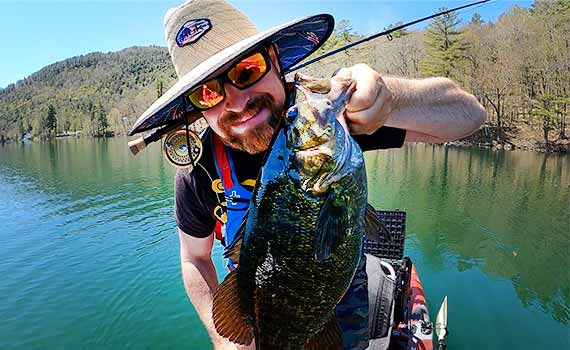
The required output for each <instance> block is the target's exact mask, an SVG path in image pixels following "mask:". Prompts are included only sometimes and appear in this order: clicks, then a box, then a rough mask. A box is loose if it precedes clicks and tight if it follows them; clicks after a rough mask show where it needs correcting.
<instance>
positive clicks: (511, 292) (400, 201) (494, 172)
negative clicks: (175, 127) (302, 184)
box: [0, 139, 570, 349]
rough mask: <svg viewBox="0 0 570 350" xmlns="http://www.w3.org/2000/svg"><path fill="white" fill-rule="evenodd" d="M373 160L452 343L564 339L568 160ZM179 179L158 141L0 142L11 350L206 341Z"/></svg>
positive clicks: (458, 156)
mask: <svg viewBox="0 0 570 350" xmlns="http://www.w3.org/2000/svg"><path fill="white" fill-rule="evenodd" d="M366 159H367V169H368V175H369V183H370V186H369V189H370V201H371V203H372V204H373V205H374V206H376V207H378V208H386V209H394V208H399V209H402V210H406V211H407V212H408V240H407V254H409V255H411V256H412V257H413V258H414V260H415V261H416V262H417V263H418V265H419V269H420V274H421V276H422V280H423V282H424V286H426V293H427V294H428V300H431V301H433V303H438V302H439V301H440V300H441V299H440V297H443V295H444V294H449V295H450V307H451V309H450V310H452V312H450V322H452V324H453V328H452V334H453V336H452V337H451V338H450V344H449V346H450V348H452V347H453V348H456V349H461V348H464V349H466V348H481V349H505V348H514V347H515V346H514V345H513V344H510V343H508V339H510V340H512V339H515V340H512V341H513V342H514V341H517V342H519V343H517V346H518V345H521V344H522V345H524V346H526V349H536V348H553V345H552V344H553V343H555V344H558V343H559V338H561V337H563V336H566V335H567V333H568V332H567V329H568V327H567V325H568V324H569V323H570V321H569V318H570V316H569V305H570V291H569V284H570V281H569V279H570V276H569V275H568V271H569V269H570V263H569V260H568V259H569V256H570V252H569V246H568V244H569V243H568V242H569V241H570V237H569V232H568V227H569V226H570V222H569V221H570V219H569V216H568V215H569V214H568V213H569V211H570V207H569V205H570V204H569V201H570V189H569V184H570V157H568V156H562V157H560V156H546V155H541V154H535V153H518V152H511V153H508V152H492V151H489V150H480V149H467V148H465V149H461V148H445V147H432V146H421V145H417V146H407V147H404V148H402V149H399V150H393V151H382V152H370V153H367V154H366ZM173 175H174V170H173V169H172V168H171V167H170V166H169V165H167V163H166V162H165V161H164V160H163V157H162V155H161V154H160V147H158V145H152V146H151V147H150V148H149V149H148V150H146V151H145V152H144V154H142V155H141V156H137V157H133V156H132V155H131V154H130V153H129V151H128V150H127V148H126V140H125V139H112V140H105V139H99V140H91V139H69V140H59V141H58V142H52V143H41V144H39V143H28V144H17V145H16V144H6V145H4V146H3V147H1V148H0V196H1V197H0V218H2V220H3V222H2V226H0V255H1V256H2V259H1V260H0V275H2V276H8V277H7V278H5V279H1V280H0V290H1V291H2V297H3V301H4V303H0V314H1V315H3V317H4V320H5V321H6V322H5V323H4V324H3V327H0V339H2V341H3V342H4V343H3V345H4V344H5V345H6V346H5V347H6V348H10V349H29V348H46V347H47V348H63V347H69V348H82V349H83V348H84V349H88V348H101V347H106V348H111V349H113V348H121V347H125V344H129V347H132V348H137V349H145V348H148V349H151V348H157V347H168V348H181V349H182V348H186V347H187V345H188V344H193V346H195V348H197V349H198V348H200V349H201V348H208V347H210V343H209V340H208V339H209V338H208V336H207V333H206V331H205V330H204V329H203V327H202V326H201V323H200V321H199V319H198V316H197V315H196V314H195V313H194V312H193V309H192V307H191V306H190V305H189V303H188V301H187V297H186V295H185V293H184V288H183V286H182V282H181V280H180V271H179V262H178V259H179V258H178V251H177V249H178V242H177V236H176V226H175V223H174V218H173V185H172V179H173ZM214 254H215V255H217V256H218V257H219V256H220V255H221V253H220V246H219V245H217V244H216V245H215V247H214ZM215 262H216V264H217V267H218V268H219V269H220V271H223V270H224V268H223V261H222V260H221V259H215ZM493 298H494V299H495V300H491V299H493ZM458 304H465V306H464V307H462V305H458ZM430 306H432V312H433V308H434V307H435V306H433V305H430ZM437 306H438V305H437ZM498 309H501V310H500V312H499V311H498ZM521 310H522V311H521ZM453 318H455V320H453ZM467 320H468V322H469V325H470V327H475V329H478V332H473V330H472V328H469V327H462V326H461V324H464V323H465V322H467ZM539 322H540V324H541V325H543V326H544V327H545V328H546V329H547V331H548V334H549V337H548V338H544V337H542V342H541V343H540V344H538V342H537V341H536V339H537V338H539V337H540V334H543V333H544V332H543V331H542V329H541V328H537V323H539ZM496 324H501V325H502V326H501V327H500V328H497V327H496V326H495V325H496ZM485 327H486V328H485ZM188 330H191V331H188ZM474 333H478V334H480V337H479V338H478V339H474ZM525 337H526V338H525ZM506 339H507V340H506ZM454 341H455V342H457V343H458V344H460V345H459V346H454V344H453V342H454ZM466 343H467V344H469V345H470V346H465V345H464V344H466ZM566 344H567V343H566ZM566 344H564V345H566ZM558 345H559V344H558ZM524 346H523V347H520V348H525V347H524ZM566 348H567V346H566Z"/></svg>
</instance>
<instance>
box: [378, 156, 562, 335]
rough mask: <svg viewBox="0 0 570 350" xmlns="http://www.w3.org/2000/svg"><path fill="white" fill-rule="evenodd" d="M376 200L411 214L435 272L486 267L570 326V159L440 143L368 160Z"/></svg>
mask: <svg viewBox="0 0 570 350" xmlns="http://www.w3.org/2000/svg"><path fill="white" fill-rule="evenodd" d="M367 165H368V173H369V183H370V186H369V187H370V188H371V194H370V198H371V202H372V203H373V204H375V205H376V206H380V207H384V208H400V209H402V210H406V211H408V216H409V221H410V226H409V230H408V233H409V235H410V239H412V240H416V245H417V246H418V247H419V248H420V250H421V253H422V256H423V258H424V260H422V262H423V263H424V264H425V265H426V266H427V267H430V268H431V269H433V270H435V271H444V270H445V269H449V268H450V265H451V266H455V268H456V269H458V270H459V271H465V270H468V269H471V268H474V267H477V268H479V269H480V270H482V271H483V272H484V273H485V274H487V275H488V276H490V277H491V278H496V277H498V278H506V279H509V280H510V281H512V284H513V286H514V288H515V290H516V293H517V295H518V298H519V299H520V301H521V302H522V303H523V304H524V305H527V306H528V305H533V304H535V303H539V304H540V305H541V307H542V308H543V309H544V310H545V311H546V312H548V313H549V314H550V315H551V316H552V317H553V318H554V319H555V320H557V321H559V322H562V323H565V324H569V323H570V275H569V274H568V271H569V269H570V262H569V252H570V251H569V242H570V230H569V227H570V214H569V213H570V158H569V157H568V156H552V155H542V154H536V153H523V152H494V151H490V150H486V149H464V148H451V147H438V146H422V145H417V146H409V147H406V148H405V149H404V150H396V151H387V152H376V153H371V154H367Z"/></svg>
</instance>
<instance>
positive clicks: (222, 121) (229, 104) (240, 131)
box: [202, 48, 285, 154]
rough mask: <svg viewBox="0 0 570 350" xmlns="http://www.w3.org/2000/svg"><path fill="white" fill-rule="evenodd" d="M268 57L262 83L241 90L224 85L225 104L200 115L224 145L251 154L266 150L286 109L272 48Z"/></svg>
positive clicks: (282, 87) (277, 64)
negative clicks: (267, 67) (269, 67)
mask: <svg viewBox="0 0 570 350" xmlns="http://www.w3.org/2000/svg"><path fill="white" fill-rule="evenodd" d="M268 53H269V57H270V59H271V69H270V70H269V72H267V74H266V75H265V76H264V77H263V78H261V80H259V81H258V82H256V83H255V84H254V85H252V86H250V87H249V88H247V89H244V90H240V89H238V88H236V87H234V86H233V85H231V84H227V83H226V84H224V89H225V93H226V96H225V98H224V100H223V101H222V102H220V103H219V104H218V105H216V106H215V107H213V108H211V109H208V110H206V111H203V112H202V114H203V115H204V118H205V119H206V121H207V123H208V125H209V126H210V127H211V128H212V130H214V132H215V133H216V134H218V136H220V138H221V139H222V141H223V142H224V143H225V144H226V145H228V146H230V147H232V148H235V149H239V150H242V151H245V152H248V153H251V154H256V153H260V152H263V151H265V150H267V148H268V147H269V143H270V142H271V138H272V136H273V133H274V132H275V130H276V128H277V126H278V125H279V120H280V118H281V115H282V112H283V110H284V108H285V87H284V86H283V82H282V80H281V78H280V76H279V63H278V59H277V55H276V53H275V52H274V50H273V48H269V49H268Z"/></svg>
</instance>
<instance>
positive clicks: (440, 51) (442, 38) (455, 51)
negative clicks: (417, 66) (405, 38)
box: [421, 7, 466, 79]
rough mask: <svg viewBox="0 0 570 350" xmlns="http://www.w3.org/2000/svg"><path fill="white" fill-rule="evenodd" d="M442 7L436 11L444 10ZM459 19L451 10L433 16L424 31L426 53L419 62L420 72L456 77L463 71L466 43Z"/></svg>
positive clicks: (425, 74) (427, 75)
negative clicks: (444, 13)
mask: <svg viewBox="0 0 570 350" xmlns="http://www.w3.org/2000/svg"><path fill="white" fill-rule="evenodd" d="M446 10H447V8H446V7H442V8H440V9H439V10H438V12H441V11H446ZM460 23H461V20H460V19H459V17H458V15H457V13H455V12H452V13H449V14H446V15H443V16H440V17H437V18H434V19H433V20H432V22H431V23H430V25H429V26H428V29H427V31H426V41H425V43H426V46H427V47H428V50H427V54H426V56H425V57H424V59H423V60H422V62H421V70H422V74H423V75H424V76H426V77H429V76H443V77H448V78H452V79H457V78H458V77H460V76H461V74H462V72H463V69H462V67H463V65H464V60H465V53H464V51H465V48H466V44H465V41H464V38H463V35H462V32H461V30H460V29H458V26H459V24H460Z"/></svg>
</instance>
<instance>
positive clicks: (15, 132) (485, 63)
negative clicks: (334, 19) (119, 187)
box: [0, 0, 570, 151]
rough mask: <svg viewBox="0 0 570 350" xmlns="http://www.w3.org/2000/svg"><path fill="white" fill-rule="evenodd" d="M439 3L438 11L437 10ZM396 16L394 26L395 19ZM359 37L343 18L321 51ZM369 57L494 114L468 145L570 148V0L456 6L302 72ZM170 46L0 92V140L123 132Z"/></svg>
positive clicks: (389, 71)
mask: <svg viewBox="0 0 570 350" xmlns="http://www.w3.org/2000/svg"><path fill="white" fill-rule="evenodd" d="M440 10H442V9H440ZM398 24H400V23H395V24H394V26H395V25H398ZM359 38H361V36H360V35H359V34H358V33H355V32H354V31H353V30H352V28H351V23H350V22H349V21H347V20H340V21H339V22H338V24H337V27H336V29H335V32H334V33H333V35H332V36H331V38H330V39H329V41H328V42H327V43H326V44H325V45H324V46H323V48H321V49H320V50H319V52H318V53H317V54H320V53H323V52H326V51H329V50H331V49H333V48H337V47H341V46H343V45H345V44H347V43H349V42H353V41H355V40H357V39H359ZM358 62H364V63H367V64H369V65H371V66H372V67H373V68H375V69H376V70H377V71H379V72H380V73H381V74H384V75H393V76H404V77H410V78H423V77H430V76H445V77H449V78H451V79H453V80H455V81H457V82H458V83H459V84H460V85H461V87H462V88H464V89H465V90H467V91H469V92H471V93H473V94H474V95H475V96H476V97H477V98H478V99H479V101H480V102H481V103H482V104H483V105H484V106H485V108H486V109H487V111H488V114H489V120H488V121H487V123H486V125H485V126H484V127H483V128H482V129H481V130H480V131H479V132H478V133H476V134H475V135H473V136H472V137H470V138H468V139H467V140H464V141H466V142H467V143H469V144H492V143H493V144H495V145H496V146H497V145H498V146H502V147H508V148H519V149H541V150H557V151H567V150H568V148H569V145H570V139H569V136H570V135H569V134H570V130H569V128H570V126H568V124H569V123H568V116H569V114H570V0H536V1H535V3H534V4H533V5H532V6H531V8H530V9H525V8H522V7H517V6H513V7H511V9H510V10H509V11H507V12H506V13H504V14H502V15H501V16H500V17H499V19H498V20H497V22H496V23H486V22H484V21H483V20H482V18H481V16H480V15H479V14H477V13H474V14H473V15H472V18H471V20H470V21H469V22H468V23H462V22H461V21H460V19H459V17H458V15H457V14H455V13H452V14H449V15H446V16H442V17H439V18H436V19H434V20H432V22H431V23H430V24H429V26H428V27H427V28H425V29H424V30H421V31H408V30H400V31H398V32H395V33H393V34H392V35H391V37H390V38H379V39H376V40H372V41H369V42H367V43H365V44H362V45H358V46H356V47H354V48H352V49H350V50H347V51H343V52H340V53H338V54H336V55H334V56H331V57H329V58H327V59H324V60H322V61H320V62H318V63H316V64H313V65H312V66H309V67H307V68H305V69H304V72H306V73H309V74H316V75H321V76H330V74H331V73H332V72H333V71H334V70H335V69H337V68H338V67H342V66H349V65H353V64H355V63H358ZM174 78H175V74H174V70H173V68H172V65H171V62H170V59H169V57H168V53H167V51H166V49H165V48H160V47H133V48H129V49H125V50H123V51H120V52H116V53H106V54H103V53H93V54H88V55H84V56H79V57H74V58H71V59H68V60H65V61H62V62H58V63H55V64H52V65H50V66H47V67H45V68H44V69H42V70H40V71H39V72H37V73H34V74H32V75H31V76H30V77H28V78H26V79H24V80H22V81H19V82H18V83H16V84H15V85H10V86H8V87H7V88H6V89H4V90H0V138H1V137H2V136H3V137H4V138H12V139H17V138H19V137H21V135H22V134H23V133H25V132H30V133H31V135H33V136H42V135H43V136H48V135H53V134H56V133H59V134H61V133H65V132H68V131H69V132H74V131H82V132H83V133H84V134H88V135H100V134H102V133H104V132H105V131H107V130H111V131H115V132H124V131H125V130H126V129H127V128H128V127H129V126H130V125H132V123H133V122H134V120H135V119H136V118H137V117H138V116H139V115H140V114H141V113H142V112H143V111H144V110H145V109H146V108H147V107H148V106H149V105H150V104H151V103H152V102H153V101H154V99H156V98H157V96H159V95H161V94H162V92H163V91H165V90H166V89H167V88H168V87H169V86H171V85H172V84H173V83H174Z"/></svg>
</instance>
